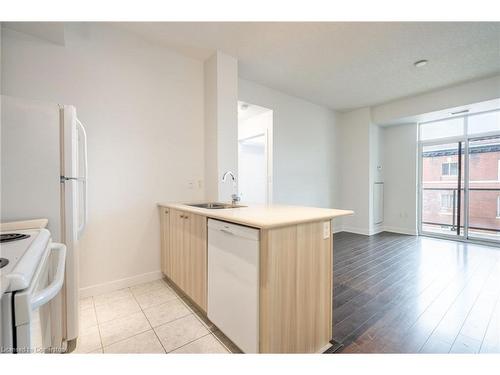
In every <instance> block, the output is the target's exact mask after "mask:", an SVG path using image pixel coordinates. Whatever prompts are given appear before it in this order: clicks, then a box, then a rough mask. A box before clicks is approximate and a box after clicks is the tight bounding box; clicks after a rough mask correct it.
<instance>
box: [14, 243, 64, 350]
mask: <svg viewBox="0 0 500 375" xmlns="http://www.w3.org/2000/svg"><path fill="white" fill-rule="evenodd" d="M65 263H66V246H64V245H63V244H59V243H51V244H50V245H49V248H48V251H46V253H45V256H44V257H43V259H42V261H41V262H40V266H39V267H38V269H37V271H36V273H35V277H34V278H33V281H32V283H31V285H30V287H29V288H28V289H26V290H24V291H21V292H17V293H16V294H15V297H14V305H15V322H16V330H15V347H16V352H17V353H60V352H63V351H64V349H65V348H64V347H63V339H62V335H63V321H64V320H63V312H64V310H63V303H62V295H61V288H62V286H63V283H64V269H65Z"/></svg>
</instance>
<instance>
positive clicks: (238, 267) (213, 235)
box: [208, 219, 259, 353]
mask: <svg viewBox="0 0 500 375" xmlns="http://www.w3.org/2000/svg"><path fill="white" fill-rule="evenodd" d="M208 318H209V319H210V320H211V321H212V322H213V323H214V324H215V325H216V326H217V327H218V328H219V329H220V330H221V331H222V332H223V333H224V334H225V335H226V336H227V337H228V338H229V339H230V340H231V341H233V342H234V343H235V344H236V345H238V347H239V348H240V349H241V350H242V351H243V352H245V353H258V351H259V230H258V229H254V228H250V227H245V226H242V225H236V224H230V223H226V222H223V221H219V220H213V219H209V220H208Z"/></svg>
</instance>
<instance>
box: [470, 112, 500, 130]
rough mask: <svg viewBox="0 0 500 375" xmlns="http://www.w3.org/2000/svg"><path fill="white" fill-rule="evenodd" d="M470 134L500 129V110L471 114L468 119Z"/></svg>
mask: <svg viewBox="0 0 500 375" xmlns="http://www.w3.org/2000/svg"><path fill="white" fill-rule="evenodd" d="M467 131H468V133H469V134H480V133H487V132H493V131H500V111H495V112H487V113H480V114H478V115H470V116H469V117H468V120H467Z"/></svg>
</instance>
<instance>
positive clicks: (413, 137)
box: [381, 124, 417, 234]
mask: <svg viewBox="0 0 500 375" xmlns="http://www.w3.org/2000/svg"><path fill="white" fill-rule="evenodd" d="M381 132H382V136H381V138H382V142H383V145H384V147H383V166H384V180H385V197H386V199H385V201H384V214H385V215H384V216H385V217H384V229H385V230H388V231H392V232H399V233H407V234H416V233H417V124H405V125H398V126H388V127H385V128H382V131H381Z"/></svg>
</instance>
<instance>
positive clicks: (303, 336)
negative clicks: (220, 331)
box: [160, 207, 333, 353]
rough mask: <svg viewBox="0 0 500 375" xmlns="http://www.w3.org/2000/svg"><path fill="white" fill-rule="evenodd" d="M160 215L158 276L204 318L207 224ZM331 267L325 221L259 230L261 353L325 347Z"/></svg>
mask: <svg viewBox="0 0 500 375" xmlns="http://www.w3.org/2000/svg"><path fill="white" fill-rule="evenodd" d="M160 211H161V226H162V237H161V241H162V258H161V259H162V260H161V261H162V271H163V272H164V274H165V275H167V276H168V277H169V278H170V279H171V281H173V282H174V283H175V284H176V285H177V287H178V288H179V289H180V290H182V291H183V292H184V293H185V294H186V295H187V296H188V297H190V298H191V299H192V300H193V301H194V302H195V303H196V304H197V305H198V306H199V307H200V308H201V309H202V310H203V311H204V312H207V282H208V281H207V276H208V275H207V259H208V252H207V251H208V249H207V246H208V239H207V230H208V229H207V220H208V219H207V217H206V216H203V215H198V214H194V213H192V212H188V211H183V210H182V209H177V208H171V207H162V209H161V210H160ZM332 263H333V253H332V235H331V223H330V221H329V220H324V219H321V220H318V221H313V222H303V223H297V224H290V225H287V226H281V227H271V228H260V243H259V285H258V287H259V299H258V309H259V323H258V327H259V328H258V336H259V352H260V353H315V352H321V351H323V350H325V349H327V348H328V347H329V345H330V344H329V340H330V339H331V338H332V291H333V285H332V284H333V265H332ZM228 287H230V286H228ZM228 308H230V306H228ZM242 324H244V322H242Z"/></svg>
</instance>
